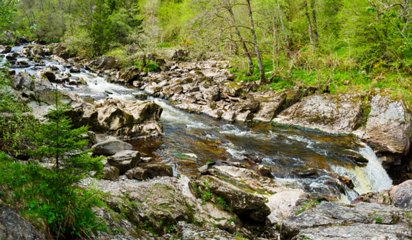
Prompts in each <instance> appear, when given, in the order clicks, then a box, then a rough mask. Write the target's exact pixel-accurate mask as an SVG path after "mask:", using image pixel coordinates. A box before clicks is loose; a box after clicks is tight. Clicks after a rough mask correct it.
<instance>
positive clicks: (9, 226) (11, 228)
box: [0, 205, 46, 240]
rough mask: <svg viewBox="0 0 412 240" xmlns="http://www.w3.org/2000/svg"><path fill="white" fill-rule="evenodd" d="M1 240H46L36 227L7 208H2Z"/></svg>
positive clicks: (0, 209)
mask: <svg viewBox="0 0 412 240" xmlns="http://www.w3.org/2000/svg"><path fill="white" fill-rule="evenodd" d="M0 239H2V240H16V239H19V240H43V239H46V238H45V237H44V236H43V235H42V234H40V233H39V232H38V231H37V230H36V229H35V228H34V226H33V225H32V224H31V223H29V222H27V221H26V220H25V219H23V218H22V217H20V216H19V215H18V214H17V213H16V212H15V211H14V210H12V209H11V208H9V207H7V206H4V205H2V206H0Z"/></svg>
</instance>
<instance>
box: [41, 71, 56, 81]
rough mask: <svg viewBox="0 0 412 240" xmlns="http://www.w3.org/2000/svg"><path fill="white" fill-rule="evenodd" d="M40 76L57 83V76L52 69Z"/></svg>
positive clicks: (42, 72)
mask: <svg viewBox="0 0 412 240" xmlns="http://www.w3.org/2000/svg"><path fill="white" fill-rule="evenodd" d="M39 76H40V77H41V78H46V79H47V80H49V81H50V82H55V81H56V74H54V72H53V71H52V70H51V69H45V70H43V71H41V72H40V73H39Z"/></svg>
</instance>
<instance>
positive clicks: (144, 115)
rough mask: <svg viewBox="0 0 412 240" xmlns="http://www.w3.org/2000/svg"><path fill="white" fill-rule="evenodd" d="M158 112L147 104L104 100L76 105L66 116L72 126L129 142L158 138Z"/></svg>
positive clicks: (157, 107) (159, 113) (144, 102)
mask: <svg viewBox="0 0 412 240" xmlns="http://www.w3.org/2000/svg"><path fill="white" fill-rule="evenodd" d="M162 110H163V109H162V108H161V107H160V106H159V105H157V104H155V103H153V102H149V101H131V100H119V99H108V100H102V101H98V102H96V103H95V104H88V103H85V102H83V103H80V104H77V105H75V106H73V109H72V110H71V111H70V112H69V115H70V117H71V118H72V120H73V122H75V123H78V124H83V125H88V126H89V127H90V129H91V130H93V131H96V132H107V133H108V134H114V135H117V136H121V137H122V138H124V139H131V138H141V137H156V136H159V135H161V134H162V132H163V130H162V127H161V126H160V124H159V123H158V120H159V119H160V115H161V113H162Z"/></svg>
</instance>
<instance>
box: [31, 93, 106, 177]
mask: <svg viewBox="0 0 412 240" xmlns="http://www.w3.org/2000/svg"><path fill="white" fill-rule="evenodd" d="M67 110H68V107H67V106H64V105H62V104H60V103H59V93H58V92H57V90H56V103H55V109H54V110H51V111H50V112H49V113H48V115H47V119H48V121H47V122H46V123H44V124H40V125H39V126H37V127H36V128H35V129H34V132H33V133H32V138H33V142H34V144H35V146H36V147H35V149H34V150H33V154H34V155H35V156H39V157H52V158H54V160H55V168H56V169H57V170H59V169H65V170H66V172H76V174H81V173H87V172H88V171H91V170H101V168H102V166H101V163H100V158H93V157H91V156H90V154H89V152H88V151H84V150H83V149H84V148H85V147H86V145H87V144H88V141H87V140H86V139H85V138H84V135H85V134H86V133H87V127H84V126H83V127H80V128H73V127H72V124H71V121H70V119H69V118H68V117H67V116H66V112H67Z"/></svg>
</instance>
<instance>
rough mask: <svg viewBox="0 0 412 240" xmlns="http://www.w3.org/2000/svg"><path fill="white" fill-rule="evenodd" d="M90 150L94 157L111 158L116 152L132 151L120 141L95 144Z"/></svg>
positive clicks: (114, 140)
mask: <svg viewBox="0 0 412 240" xmlns="http://www.w3.org/2000/svg"><path fill="white" fill-rule="evenodd" d="M92 149H93V154H94V155H104V156H112V155H114V154H116V153H117V152H121V151H124V150H132V149H133V146H132V145H131V144H130V143H126V142H123V141H121V140H117V139H109V140H106V141H103V142H100V143H97V144H95V145H94V146H93V147H92Z"/></svg>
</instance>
